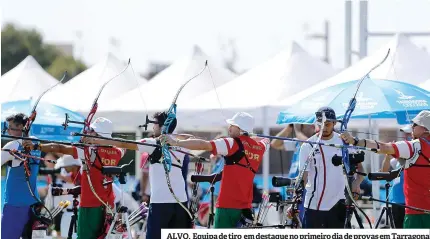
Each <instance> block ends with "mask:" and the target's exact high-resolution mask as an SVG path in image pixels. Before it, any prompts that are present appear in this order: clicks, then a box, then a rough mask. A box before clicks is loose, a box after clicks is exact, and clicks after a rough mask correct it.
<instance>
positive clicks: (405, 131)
mask: <svg viewBox="0 0 430 239" xmlns="http://www.w3.org/2000/svg"><path fill="white" fill-rule="evenodd" d="M400 131H402V132H403V133H407V134H410V133H412V126H411V125H410V124H408V125H406V126H405V127H402V128H400Z"/></svg>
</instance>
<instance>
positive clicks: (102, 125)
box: [90, 117, 113, 138]
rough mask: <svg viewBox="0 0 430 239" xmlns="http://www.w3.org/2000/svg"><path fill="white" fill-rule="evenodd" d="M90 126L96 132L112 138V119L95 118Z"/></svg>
mask: <svg viewBox="0 0 430 239" xmlns="http://www.w3.org/2000/svg"><path fill="white" fill-rule="evenodd" d="M90 127H91V128H92V129H93V130H94V131H95V132H96V133H97V134H98V135H101V136H103V137H106V138H112V132H113V125H112V121H110V120H108V119H106V118H104V117H99V118H97V119H96V120H95V121H94V122H93V123H92V124H91V125H90Z"/></svg>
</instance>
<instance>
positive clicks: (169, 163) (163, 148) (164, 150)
mask: <svg viewBox="0 0 430 239" xmlns="http://www.w3.org/2000/svg"><path fill="white" fill-rule="evenodd" d="M161 151H162V153H163V159H162V163H165V164H167V165H166V166H167V169H168V171H169V172H170V169H171V168H172V158H171V157H170V152H169V146H168V145H166V144H165V145H163V146H161Z"/></svg>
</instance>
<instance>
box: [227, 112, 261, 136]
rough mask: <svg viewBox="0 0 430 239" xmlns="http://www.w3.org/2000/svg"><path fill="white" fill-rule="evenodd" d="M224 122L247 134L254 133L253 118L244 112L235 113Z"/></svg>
mask: <svg viewBox="0 0 430 239" xmlns="http://www.w3.org/2000/svg"><path fill="white" fill-rule="evenodd" d="M226 122H227V123H228V124H230V125H234V126H237V127H239V128H240V129H241V130H242V131H245V132H248V133H252V132H253V131H254V124H255V120H254V117H252V115H250V114H248V113H246V112H239V113H236V114H235V115H234V116H233V118H231V119H228V120H226Z"/></svg>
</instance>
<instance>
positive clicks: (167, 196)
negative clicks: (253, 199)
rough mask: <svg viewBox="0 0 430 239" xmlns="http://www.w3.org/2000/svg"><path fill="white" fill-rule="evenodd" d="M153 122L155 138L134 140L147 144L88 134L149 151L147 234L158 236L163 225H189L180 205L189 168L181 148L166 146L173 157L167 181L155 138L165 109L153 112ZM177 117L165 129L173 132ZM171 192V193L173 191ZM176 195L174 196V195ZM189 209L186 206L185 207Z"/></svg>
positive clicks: (104, 141) (105, 141) (96, 141)
mask: <svg viewBox="0 0 430 239" xmlns="http://www.w3.org/2000/svg"><path fill="white" fill-rule="evenodd" d="M153 118H154V120H152V121H150V123H152V124H153V128H152V129H153V134H154V136H155V138H144V139H142V140H137V142H141V143H148V144H149V145H154V146H157V145H158V146H159V147H154V146H149V145H139V144H135V143H131V142H129V143H127V142H119V141H114V140H109V139H96V138H91V139H88V140H90V142H91V143H93V144H107V145H115V146H117V147H120V148H125V149H129V150H136V151H139V152H140V153H148V154H149V158H148V160H149V182H150V185H151V199H150V206H149V215H148V221H147V231H146V238H147V239H152V238H161V229H162V228H191V227H192V224H191V223H192V221H191V218H190V216H189V215H188V214H187V211H186V210H185V209H184V208H183V207H182V206H181V205H180V204H182V205H187V204H188V196H187V192H186V188H187V187H186V183H185V177H184V175H183V174H184V172H185V175H186V174H187V171H188V168H187V167H188V163H187V156H186V155H185V154H184V153H182V152H178V151H177V152H172V150H169V152H170V155H171V158H172V159H173V160H172V169H171V171H170V172H168V175H169V176H168V177H169V178H170V185H168V183H166V179H165V178H164V177H167V176H166V175H165V174H166V172H165V170H164V167H163V163H162V161H161V160H162V157H163V156H162V152H161V142H160V140H159V139H158V138H157V137H159V136H160V135H161V126H163V124H164V121H165V120H166V119H167V114H166V113H165V112H158V113H155V114H154V116H153ZM176 124H177V120H176V119H174V120H173V122H172V124H170V126H169V129H168V132H169V133H172V132H173V131H174V130H175V128H176ZM173 194H174V195H173ZM175 197H176V198H175ZM187 210H188V209H187Z"/></svg>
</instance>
